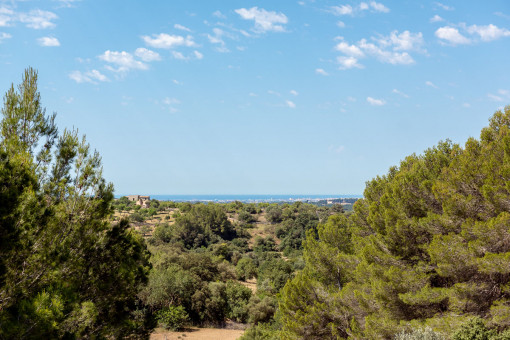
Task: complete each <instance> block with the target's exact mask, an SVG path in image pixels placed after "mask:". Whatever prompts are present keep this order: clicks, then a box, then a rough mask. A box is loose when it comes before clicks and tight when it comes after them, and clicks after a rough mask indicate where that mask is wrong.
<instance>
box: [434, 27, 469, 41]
mask: <svg viewBox="0 0 510 340" xmlns="http://www.w3.org/2000/svg"><path fill="white" fill-rule="evenodd" d="M435 35H436V37H438V38H439V39H442V40H446V41H447V42H448V43H450V44H453V45H459V44H469V43H471V40H469V39H468V38H466V37H465V36H463V35H462V34H460V33H459V30H458V29H456V28H454V27H450V26H444V27H440V28H438V29H437V31H436V33H435Z"/></svg>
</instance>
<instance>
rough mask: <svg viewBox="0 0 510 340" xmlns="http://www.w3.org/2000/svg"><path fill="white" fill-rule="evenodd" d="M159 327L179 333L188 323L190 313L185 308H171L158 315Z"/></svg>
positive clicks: (161, 311)
mask: <svg viewBox="0 0 510 340" xmlns="http://www.w3.org/2000/svg"><path fill="white" fill-rule="evenodd" d="M156 317H157V319H158V322H159V325H160V326H161V327H163V328H165V329H170V330H173V331H178V330H180V329H182V328H183V327H184V325H185V324H186V323H187V322H188V313H186V310H185V309H184V307H183V306H170V307H168V308H164V309H162V310H160V311H159V312H158V313H157V316H156Z"/></svg>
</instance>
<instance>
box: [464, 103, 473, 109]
mask: <svg viewBox="0 0 510 340" xmlns="http://www.w3.org/2000/svg"><path fill="white" fill-rule="evenodd" d="M462 106H463V107H465V108H466V109H469V108H470V107H471V104H469V103H462Z"/></svg>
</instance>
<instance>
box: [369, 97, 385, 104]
mask: <svg viewBox="0 0 510 340" xmlns="http://www.w3.org/2000/svg"><path fill="white" fill-rule="evenodd" d="M367 102H368V103H369V104H370V105H373V106H383V105H385V104H386V101H385V100H383V99H375V98H372V97H367Z"/></svg>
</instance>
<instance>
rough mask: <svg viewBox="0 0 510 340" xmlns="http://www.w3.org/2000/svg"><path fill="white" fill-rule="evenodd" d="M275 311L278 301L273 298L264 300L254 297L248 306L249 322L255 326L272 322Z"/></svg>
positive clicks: (266, 297) (267, 297)
mask: <svg viewBox="0 0 510 340" xmlns="http://www.w3.org/2000/svg"><path fill="white" fill-rule="evenodd" d="M275 311H276V300H275V298H274V297H271V296H265V297H263V298H260V297H258V296H253V297H252V298H251V299H250V303H249V304H248V314H249V321H250V323H251V324H254V325H257V324H259V323H261V322H269V321H271V319H272V318H273V315H274V313H275Z"/></svg>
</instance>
